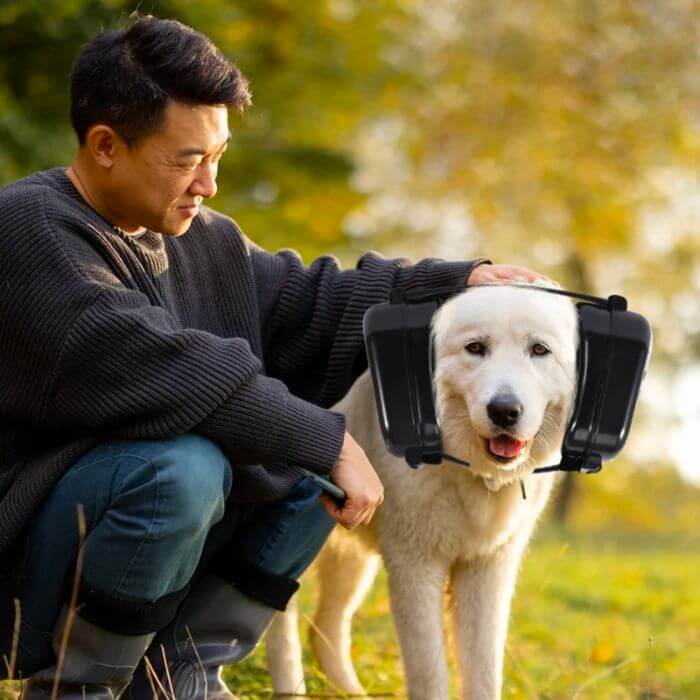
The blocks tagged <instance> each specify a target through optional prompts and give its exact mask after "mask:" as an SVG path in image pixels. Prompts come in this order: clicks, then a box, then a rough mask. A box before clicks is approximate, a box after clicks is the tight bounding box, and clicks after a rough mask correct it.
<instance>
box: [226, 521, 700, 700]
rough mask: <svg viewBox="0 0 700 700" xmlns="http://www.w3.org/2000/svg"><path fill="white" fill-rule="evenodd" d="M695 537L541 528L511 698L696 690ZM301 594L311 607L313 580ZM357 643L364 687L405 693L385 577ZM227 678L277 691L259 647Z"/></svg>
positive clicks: (254, 690) (699, 552) (310, 674)
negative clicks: (272, 684) (270, 680)
mask: <svg viewBox="0 0 700 700" xmlns="http://www.w3.org/2000/svg"><path fill="white" fill-rule="evenodd" d="M699 545H700V539H699V538H697V537H695V536H687V535H677V536H671V535H668V534H667V535H658V534H649V533H647V534H640V533H629V534H622V535H620V534H618V535H613V534H611V533H610V532H601V531H598V532H593V533H578V534H576V533H571V532H564V531H561V530H557V529H555V528H552V527H550V528H547V529H544V530H542V531H541V533H540V535H539V536H538V537H537V538H536V540H535V541H534V542H533V543H532V546H531V548H530V551H529V553H528V555H527V558H526V560H525V563H524V566H523V569H522V572H521V576H520V580H519V584H518V590H517V592H516V597H515V600H514V602H513V610H512V616H511V627H510V634H509V639H508V645H507V651H506V668H505V683H504V691H503V697H504V698H528V699H529V698H538V699H542V700H545V699H551V700H555V699H556V700H559V699H562V700H563V699H564V698H567V699H569V698H578V699H579V700H593V699H596V700H598V699H600V698H611V699H612V698H619V699H623V698H637V699H640V700H641V699H643V698H644V699H649V700H650V699H651V698H679V699H680V698H688V699H689V700H694V699H696V698H700V596H698V576H699V573H700V546H699ZM309 584H310V585H309ZM303 593H304V595H303V599H302V609H303V610H304V611H305V612H306V613H307V614H310V613H311V610H312V597H313V581H312V580H310V581H308V582H307V585H306V586H305V590H304V592H303ZM307 628H308V622H307V621H304V623H303V628H302V633H303V635H304V636H305V635H306V630H307ZM354 643H355V646H354V660H355V664H356V668H357V669H358V674H359V676H360V679H361V680H362V681H363V683H364V684H365V686H366V687H367V688H368V690H370V692H371V693H372V694H374V695H393V696H396V697H402V696H405V689H404V685H403V681H402V676H401V666H400V661H399V652H398V645H397V643H396V640H395V636H394V633H393V628H392V623H391V618H390V616H389V608H388V601H387V595H386V581H385V578H384V576H381V577H380V578H379V580H378V582H377V585H375V588H374V590H373V592H372V594H371V596H370V597H369V598H368V600H367V601H366V603H365V605H364V606H363V608H361V610H360V612H359V613H358V615H357V616H356V623H355V634H354ZM305 668H306V669H307V678H308V679H309V683H308V685H309V692H311V693H329V692H332V689H331V688H330V687H329V686H328V685H327V684H326V683H324V681H323V677H322V674H321V673H320V671H319V670H318V668H317V667H316V666H315V665H314V663H313V662H312V660H311V659H310V658H308V656H307V658H306V664H305ZM227 680H228V681H229V682H230V685H231V687H232V688H234V689H235V690H236V692H237V693H238V694H239V695H240V696H242V697H245V698H249V699H250V700H257V699H259V698H269V697H270V696H271V688H270V682H269V677H268V676H267V673H266V671H265V662H264V653H263V651H262V649H259V650H258V651H257V652H256V653H255V655H254V656H253V657H252V658H250V659H248V660H247V661H246V662H245V663H243V664H241V665H240V666H238V667H235V668H230V669H228V673H227ZM454 694H455V696H456V695H457V690H456V684H455V692H454Z"/></svg>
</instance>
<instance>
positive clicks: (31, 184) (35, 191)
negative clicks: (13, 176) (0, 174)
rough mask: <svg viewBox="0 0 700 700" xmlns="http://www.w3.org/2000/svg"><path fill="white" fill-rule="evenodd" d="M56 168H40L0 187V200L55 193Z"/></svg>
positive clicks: (56, 192)
mask: <svg viewBox="0 0 700 700" xmlns="http://www.w3.org/2000/svg"><path fill="white" fill-rule="evenodd" d="M57 170H58V168H54V169H52V170H41V171H39V172H36V173H32V174H31V175H27V176H25V177H23V178H20V179H19V180H15V181H14V182H10V183H8V184H6V185H4V186H3V187H0V201H3V202H4V201H10V200H15V199H22V198H29V199H36V198H37V197H46V196H54V195H57V194H58V191H57V190H56V188H55V187H54V177H55V174H56V171H57Z"/></svg>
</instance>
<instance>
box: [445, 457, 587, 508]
mask: <svg viewBox="0 0 700 700" xmlns="http://www.w3.org/2000/svg"><path fill="white" fill-rule="evenodd" d="M442 458H443V459H446V460H447V461H449V462H454V463H455V464H461V465H462V466H464V467H470V466H471V464H469V462H465V461H464V460H463V459H459V458H458V457H453V456H452V455H448V454H447V453H446V452H443V453H442ZM559 471H561V472H581V471H582V469H581V465H580V464H571V463H564V462H562V463H561V464H552V465H551V466H549V467H538V468H537V469H533V471H532V473H533V474H544V473H545V472H559ZM584 473H585V472H584ZM518 481H519V482H520V493H522V495H523V501H525V500H527V492H526V491H525V483H524V482H523V480H522V479H518Z"/></svg>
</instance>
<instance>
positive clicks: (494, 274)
mask: <svg viewBox="0 0 700 700" xmlns="http://www.w3.org/2000/svg"><path fill="white" fill-rule="evenodd" d="M504 282H513V283H522V284H525V283H528V284H529V283H532V282H548V283H550V284H557V283H556V282H554V280H551V279H549V277H545V276H544V275H540V274H539V273H537V272H533V271H532V270H528V269H527V268H526V267H520V265H477V266H476V267H475V268H474V269H473V270H472V272H471V274H470V275H469V277H468V278H467V286H471V285H474V284H498V283H504ZM557 286H559V285H557Z"/></svg>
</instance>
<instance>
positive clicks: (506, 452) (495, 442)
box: [489, 435, 525, 457]
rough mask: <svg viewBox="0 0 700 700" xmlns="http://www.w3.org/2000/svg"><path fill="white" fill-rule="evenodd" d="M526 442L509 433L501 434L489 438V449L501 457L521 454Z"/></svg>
mask: <svg viewBox="0 0 700 700" xmlns="http://www.w3.org/2000/svg"><path fill="white" fill-rule="evenodd" d="M524 444H525V443H524V442H521V441H520V440H516V439H514V438H512V437H510V436H509V435H499V436H498V437H495V438H491V439H490V440H489V450H491V452H493V454H495V455H498V456H499V457H515V456H517V455H518V454H520V450H522V449H523V445H524Z"/></svg>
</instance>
